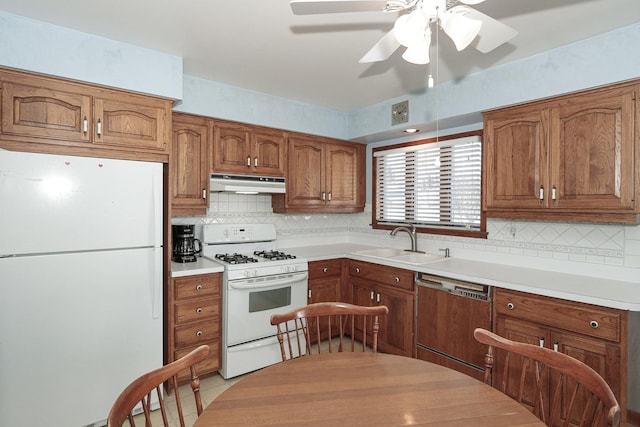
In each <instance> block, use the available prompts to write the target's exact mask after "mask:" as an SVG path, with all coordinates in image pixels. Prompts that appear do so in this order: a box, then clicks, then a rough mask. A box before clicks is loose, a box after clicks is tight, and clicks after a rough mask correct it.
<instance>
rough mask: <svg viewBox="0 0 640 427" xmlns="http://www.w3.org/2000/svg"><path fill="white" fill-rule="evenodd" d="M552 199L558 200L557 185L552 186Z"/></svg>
mask: <svg viewBox="0 0 640 427" xmlns="http://www.w3.org/2000/svg"><path fill="white" fill-rule="evenodd" d="M551 200H553V201H554V202H555V201H556V186H555V185H554V186H553V187H551Z"/></svg>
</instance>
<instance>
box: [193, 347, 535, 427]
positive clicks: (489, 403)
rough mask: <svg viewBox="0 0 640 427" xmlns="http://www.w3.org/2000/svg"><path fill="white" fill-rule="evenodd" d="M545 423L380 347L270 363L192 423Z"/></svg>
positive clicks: (479, 387)
mask: <svg viewBox="0 0 640 427" xmlns="http://www.w3.org/2000/svg"><path fill="white" fill-rule="evenodd" d="M231 425H233V426H294V425H296V426H333V427H335V426H367V427H372V426H472V427H482V426H491V427H500V426H505V427H506V426H509V427H517V426H521V427H525V426H526V427H541V426H544V424H543V423H542V422H541V421H540V420H538V418H536V417H535V416H534V415H533V414H532V413H531V412H529V411H528V410H527V409H526V408H524V407H523V406H521V405H520V404H518V403H517V402H516V401H515V400H512V399H511V398H509V397H507V396H506V395H504V394H502V393H500V392H499V391H498V390H496V389H494V388H493V387H490V386H488V385H486V384H485V383H483V382H481V381H478V380H476V379H474V378H471V377H469V376H467V375H465V374H462V373H460V372H458V371H454V370H452V369H449V368H445V367H443V366H440V365H436V364H434V363H429V362H425V361H422V360H418V359H412V358H408V357H403V356H394V355H389V354H382V353H377V354H374V353H330V354H320V355H313V356H306V357H301V358H298V359H293V360H289V361H286V362H283V363H279V364H276V365H272V366H269V367H267V368H264V369H262V370H260V371H256V372H254V373H252V374H249V375H247V376H246V377H244V378H242V379H241V380H239V381H238V382H237V383H235V384H234V385H232V386H231V387H229V388H228V389H227V390H225V391H224V392H223V393H222V394H220V395H219V396H218V397H217V398H216V399H215V400H214V401H213V402H212V403H211V404H210V405H209V406H207V407H206V408H205V410H204V412H203V413H202V414H201V415H200V417H199V418H198V419H197V421H196V423H195V424H194V427H209V426H231Z"/></svg>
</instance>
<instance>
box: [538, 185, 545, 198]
mask: <svg viewBox="0 0 640 427" xmlns="http://www.w3.org/2000/svg"><path fill="white" fill-rule="evenodd" d="M538 197H539V198H540V201H543V200H544V186H542V185H541V186H540V194H539V195H538Z"/></svg>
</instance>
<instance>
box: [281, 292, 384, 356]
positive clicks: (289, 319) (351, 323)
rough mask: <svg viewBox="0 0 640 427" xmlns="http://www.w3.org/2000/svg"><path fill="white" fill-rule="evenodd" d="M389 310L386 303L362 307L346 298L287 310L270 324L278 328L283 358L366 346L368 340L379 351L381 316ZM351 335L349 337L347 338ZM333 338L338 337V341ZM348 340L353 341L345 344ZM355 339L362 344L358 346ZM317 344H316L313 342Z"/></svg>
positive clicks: (364, 348) (373, 348) (354, 349)
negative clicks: (345, 300) (379, 317)
mask: <svg viewBox="0 0 640 427" xmlns="http://www.w3.org/2000/svg"><path fill="white" fill-rule="evenodd" d="M387 313H389V309H388V308H387V307H386V306H384V305H379V306H375V307H363V306H359V305H353V304H348V303H343V302H319V303H315V304H309V305H306V306H304V307H300V308H297V309H295V310H291V311H290V312H288V313H284V314H274V315H272V316H271V324H272V325H275V326H276V328H277V331H278V341H279V342H280V351H281V352H282V361H286V360H289V359H294V358H297V357H300V356H303V355H305V354H306V355H311V354H314V349H315V354H320V353H322V352H323V351H325V350H326V351H327V352H328V353H333V352H334V347H336V348H335V351H337V352H341V351H345V350H346V351H352V352H353V351H356V348H359V349H361V350H362V351H366V350H367V346H368V341H367V340H370V342H371V351H373V352H374V353H376V352H377V351H378V331H379V329H380V323H379V321H378V316H384V315H386V314H387ZM346 336H348V337H347V338H345V337H346ZM332 339H338V340H339V342H338V343H337V345H334V343H332ZM345 340H349V341H351V344H350V345H349V344H348V343H347V345H345ZM356 341H359V342H360V345H358V346H356V344H355V343H356ZM313 344H315V345H313ZM323 347H325V350H323Z"/></svg>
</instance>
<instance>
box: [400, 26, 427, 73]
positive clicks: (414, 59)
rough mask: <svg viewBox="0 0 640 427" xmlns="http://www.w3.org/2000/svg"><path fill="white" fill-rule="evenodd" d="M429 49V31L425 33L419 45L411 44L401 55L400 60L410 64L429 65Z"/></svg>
mask: <svg viewBox="0 0 640 427" xmlns="http://www.w3.org/2000/svg"><path fill="white" fill-rule="evenodd" d="M430 47H431V31H427V32H426V33H425V35H424V37H423V38H422V40H421V41H420V42H419V43H415V44H412V45H411V46H409V47H408V48H407V50H405V51H404V53H403V54H402V59H404V60H405V61H407V62H410V63H412V64H417V65H424V64H428V63H429V48H430Z"/></svg>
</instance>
